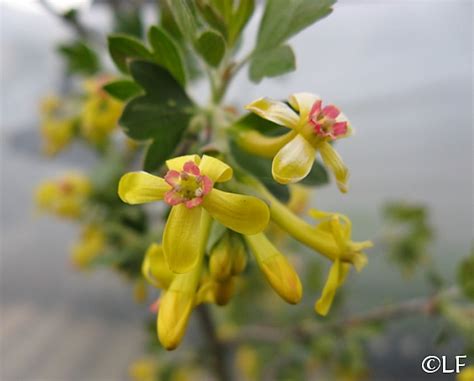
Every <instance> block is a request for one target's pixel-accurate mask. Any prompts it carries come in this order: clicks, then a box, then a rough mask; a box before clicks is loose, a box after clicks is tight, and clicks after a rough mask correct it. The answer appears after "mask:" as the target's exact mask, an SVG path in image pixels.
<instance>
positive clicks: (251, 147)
mask: <svg viewBox="0 0 474 381" xmlns="http://www.w3.org/2000/svg"><path fill="white" fill-rule="evenodd" d="M289 103H290V105H291V107H293V109H294V110H296V111H298V112H299V114H298V113H297V112H295V111H294V110H293V109H292V108H291V107H290V106H288V105H287V104H286V103H283V102H278V101H274V100H271V99H267V98H260V99H258V100H256V101H254V102H252V103H250V104H249V105H247V106H246V109H247V110H249V111H251V112H253V113H255V114H257V115H259V116H260V117H262V118H264V119H267V120H270V121H272V122H274V123H277V124H279V125H282V126H285V127H288V128H289V129H290V131H289V132H288V133H286V134H284V135H281V136H277V137H266V136H264V135H262V134H260V133H258V132H257V131H244V132H242V133H241V134H240V136H239V137H238V143H239V145H240V146H241V147H242V148H244V149H246V150H247V151H249V152H252V153H255V154H257V155H261V156H265V157H273V164H272V174H273V178H274V179H275V180H276V181H277V182H279V183H282V184H289V183H296V182H298V181H300V180H302V179H304V178H305V177H306V176H307V175H308V173H309V172H310V170H311V168H312V166H313V163H314V159H315V157H316V153H317V152H319V154H320V155H321V157H322V159H323V161H324V163H325V164H326V165H327V166H328V167H329V168H330V169H331V171H332V172H333V173H334V175H335V177H336V180H337V184H338V187H339V189H340V190H341V192H347V179H348V176H349V172H348V170H347V168H346V166H345V165H344V163H343V162H342V160H341V158H340V157H339V155H338V154H337V152H336V151H335V150H334V148H332V146H331V144H330V142H331V141H333V140H336V139H340V138H343V137H346V136H349V135H350V134H351V132H352V129H351V126H350V124H349V121H348V120H347V118H346V116H345V115H344V114H343V113H341V112H340V111H339V109H338V108H337V107H336V106H333V105H328V106H325V107H322V101H321V99H320V98H319V97H318V96H317V95H313V94H309V93H296V94H293V95H291V96H290V98H289Z"/></svg>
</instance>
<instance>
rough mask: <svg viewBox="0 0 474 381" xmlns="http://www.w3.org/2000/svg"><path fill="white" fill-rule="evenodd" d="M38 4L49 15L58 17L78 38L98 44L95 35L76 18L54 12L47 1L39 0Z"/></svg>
mask: <svg viewBox="0 0 474 381" xmlns="http://www.w3.org/2000/svg"><path fill="white" fill-rule="evenodd" d="M39 3H40V4H41V5H42V6H43V8H44V9H45V10H46V11H47V12H49V13H50V14H51V15H53V16H55V17H58V18H59V19H61V20H62V21H63V22H65V23H66V24H68V25H69V26H70V27H71V28H72V29H73V30H74V31H75V32H76V34H77V35H78V36H79V37H81V38H83V39H84V40H87V41H90V42H94V43H99V40H98V38H97V34H96V33H95V32H94V31H92V30H91V29H89V28H87V27H86V26H85V25H83V24H82V23H81V22H80V21H79V19H78V18H77V17H75V16H73V17H68V16H67V14H61V13H58V12H56V10H55V9H54V8H53V7H51V4H50V3H49V2H48V0H39Z"/></svg>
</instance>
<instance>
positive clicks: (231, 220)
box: [118, 93, 372, 349]
mask: <svg viewBox="0 0 474 381" xmlns="http://www.w3.org/2000/svg"><path fill="white" fill-rule="evenodd" d="M290 101H291V104H292V105H293V106H294V107H295V109H297V110H299V111H300V115H299V116H298V115H297V114H296V113H295V112H294V111H293V110H291V109H290V108H289V107H288V106H287V105H285V104H283V103H278V102H271V101H267V100H259V101H256V102H253V103H252V104H251V106H249V108H250V109H252V110H253V111H256V112H259V113H260V114H261V115H262V116H264V117H266V118H268V119H271V120H274V121H279V122H281V124H284V125H286V126H289V127H290V128H292V131H291V132H289V133H288V136H285V137H284V138H283V141H284V140H288V139H290V141H289V142H288V143H286V144H287V145H284V146H283V148H280V151H279V152H278V154H277V155H276V156H275V158H274V161H273V175H274V177H275V179H276V180H277V181H280V182H284V183H288V182H296V181H298V180H301V179H302V178H304V177H305V176H306V174H307V173H308V171H309V170H310V169H311V166H312V163H313V161H314V155H315V152H316V149H318V150H319V151H320V152H321V154H322V155H323V158H324V160H325V162H327V161H328V160H329V159H328V157H327V153H328V152H330V153H329V156H331V155H332V156H334V155H337V154H335V151H334V150H333V148H332V147H331V145H330V144H329V142H328V141H330V140H333V139H335V138H337V137H340V136H346V135H347V134H348V133H349V131H350V126H349V123H348V122H347V120H346V119H345V117H343V116H342V114H341V113H340V112H339V110H338V109H336V108H335V107H334V106H326V107H322V105H321V101H320V100H319V98H317V97H315V96H311V95H309V94H306V93H303V94H296V95H294V96H293V97H291V99H290ZM240 138H241V139H240V143H242V144H243V146H244V147H246V145H245V139H247V138H248V136H241V137H240ZM309 138H311V139H310V140H308V139H309ZM259 139H260V141H261V139H265V138H264V137H259ZM269 139H271V138H269ZM276 139H277V140H278V139H280V140H281V139H282V138H280V137H278V138H276ZM310 141H311V143H310ZM279 145H280V146H281V145H282V142H281V141H280V142H279ZM247 147H248V145H247ZM286 147H289V148H286ZM302 147H303V148H302ZM304 147H306V148H308V149H306V148H304ZM288 155H289V156H288ZM166 165H167V167H168V171H167V172H166V174H165V175H164V177H159V176H155V175H152V174H150V173H147V172H143V171H141V172H131V173H127V174H125V175H124V176H123V177H122V178H121V180H120V182H119V187H118V193H119V196H120V198H121V199H122V200H123V201H124V202H126V203H129V204H141V203H147V202H152V201H159V200H163V201H164V202H165V203H166V204H167V205H168V206H169V207H170V208H171V210H170V213H169V216H168V219H167V222H166V224H165V228H164V232H163V236H162V243H161V244H153V245H151V246H150V247H149V249H148V251H147V253H146V255H145V260H144V262H143V267H142V272H143V275H144V277H145V278H146V279H147V280H148V281H149V283H151V284H152V285H153V286H155V287H157V288H159V289H161V290H163V291H162V294H161V296H160V298H159V299H158V300H157V301H156V302H155V303H154V304H153V306H152V309H153V310H154V311H157V313H158V318H157V331H158V337H159V339H160V341H161V343H162V344H163V346H164V347H165V348H167V349H174V348H176V347H177V346H178V345H179V343H180V342H181V340H182V338H183V335H184V333H185V330H186V327H187V324H188V320H189V317H190V315H191V312H192V310H193V308H194V307H196V306H197V305H199V304H201V303H214V304H217V305H224V304H227V303H228V302H229V300H230V299H231V297H232V296H233V295H234V293H235V292H236V281H237V278H238V277H239V274H241V273H242V272H243V270H244V269H245V266H246V264H247V253H246V251H247V250H248V251H249V252H251V253H252V254H253V256H254V257H255V260H256V263H257V265H258V267H259V268H260V270H261V272H262V274H263V276H264V277H265V279H266V281H267V282H268V284H269V285H270V286H271V287H272V288H273V289H274V291H275V292H276V293H277V294H278V295H279V296H280V297H281V298H282V299H284V300H285V301H286V302H288V303H290V304H296V303H299V302H300V301H301V298H302V294H303V287H302V284H301V281H300V278H299V276H298V273H297V271H296V270H295V268H294V267H293V265H292V264H291V262H290V261H289V260H288V259H287V258H286V256H285V255H283V254H282V253H281V252H280V250H279V249H278V247H277V246H276V245H275V243H273V242H272V239H271V238H269V236H268V234H272V233H271V229H269V230H268V232H264V230H265V229H266V228H267V227H268V224H269V222H270V220H271V221H272V222H273V224H274V225H277V226H278V227H279V228H280V229H281V230H283V231H284V232H286V233H287V234H289V235H290V236H291V237H293V238H294V239H296V240H298V241H300V242H301V243H303V244H304V245H306V246H308V247H309V248H311V249H314V250H315V251H317V252H318V253H320V254H322V255H323V256H325V257H327V258H328V259H330V260H331V261H332V262H333V264H332V266H331V269H330V271H329V275H328V279H327V281H326V284H325V286H324V288H323V291H322V294H321V297H320V298H319V299H318V301H317V302H316V304H315V309H316V311H317V312H318V313H320V314H321V315H326V314H327V313H328V311H329V309H330V306H331V303H332V300H333V298H334V296H335V293H336V290H337V288H338V287H340V286H341V285H342V284H343V282H344V280H345V278H346V276H347V274H348V272H349V269H350V267H351V265H353V266H354V267H355V268H356V269H357V270H360V269H361V268H362V267H363V266H364V265H365V263H366V262H367V259H366V256H365V255H364V254H363V253H362V250H364V249H365V248H368V247H370V246H371V245H372V244H371V242H369V241H365V242H353V241H352V239H351V222H350V220H349V219H348V218H347V217H346V216H343V215H340V214H336V213H327V212H322V211H317V210H311V211H310V215H311V216H312V217H313V218H315V219H317V220H318V221H319V223H318V224H317V225H316V226H312V225H310V224H308V223H307V222H305V221H304V220H302V219H301V218H300V217H298V216H297V214H295V213H294V212H293V211H296V212H300V211H302V209H304V204H305V202H304V199H305V197H298V200H296V201H295V198H292V201H291V202H290V204H289V205H285V204H284V203H282V202H281V201H279V200H278V199H277V198H276V197H275V196H274V195H273V194H272V193H271V192H270V191H268V190H267V189H266V188H265V187H264V186H263V185H262V184H260V182H259V181H258V179H251V181H250V183H249V182H246V180H245V176H243V177H242V176H238V177H237V178H236V179H234V180H232V177H233V176H232V175H233V169H232V168H231V167H230V166H229V165H228V164H226V163H224V162H223V161H222V160H220V159H218V158H216V157H212V156H208V155H204V156H202V157H199V156H197V155H185V156H180V157H177V158H174V159H171V160H168V161H167V162H166ZM345 176H346V175H345ZM336 177H337V178H338V180H339V181H340V183H339V186H340V188H342V187H343V186H345V177H344V178H342V177H341V176H340V173H339V172H336ZM231 180H232V181H231ZM343 180H344V181H343ZM227 184H228V185H227ZM239 184H240V186H242V187H241V188H240V189H249V188H252V191H251V192H250V193H251V194H252V195H248V194H240V193H230V192H227V191H224V190H222V189H219V188H223V187H226V186H227V188H224V189H239ZM296 189H298V188H296ZM299 193H303V194H305V192H304V191H301V192H299ZM213 223H214V227H215V226H221V227H222V229H221V230H222V232H221V234H220V235H219V237H218V238H219V239H218V240H217V241H216V242H215V243H214V244H212V245H211V246H209V245H210V242H209V235H210V231H211V226H212V224H213ZM206 253H207V254H208V255H209V256H208V257H207V256H206V255H205V254H206Z"/></svg>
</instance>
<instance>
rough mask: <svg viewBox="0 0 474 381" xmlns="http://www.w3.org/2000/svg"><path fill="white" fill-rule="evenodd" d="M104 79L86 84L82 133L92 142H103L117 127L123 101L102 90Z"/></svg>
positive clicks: (82, 113)
mask: <svg viewBox="0 0 474 381" xmlns="http://www.w3.org/2000/svg"><path fill="white" fill-rule="evenodd" d="M103 82H104V81H103V80H92V81H88V82H86V84H85V88H86V91H87V98H86V101H85V103H84V105H83V107H82V112H81V133H82V135H83V136H84V137H85V138H86V139H87V140H89V141H90V142H92V143H96V144H97V143H101V142H103V141H104V140H105V139H106V138H107V137H108V136H109V135H110V134H111V133H112V132H113V131H114V130H115V128H116V127H117V123H118V120H119V118H120V115H121V114H122V110H123V103H122V102H120V101H118V100H116V99H114V98H112V97H111V96H110V95H108V94H107V93H106V92H105V91H104V90H102V84H103Z"/></svg>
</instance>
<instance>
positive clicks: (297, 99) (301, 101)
mask: <svg viewBox="0 0 474 381" xmlns="http://www.w3.org/2000/svg"><path fill="white" fill-rule="evenodd" d="M288 100H289V101H290V105H291V107H293V108H294V109H295V110H296V111H299V113H300V119H302V120H307V119H308V115H309V112H310V111H311V108H312V107H313V104H314V102H316V101H317V100H321V97H320V96H319V95H315V94H311V93H296V94H293V95H291V96H290V98H289V99H288Z"/></svg>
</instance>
